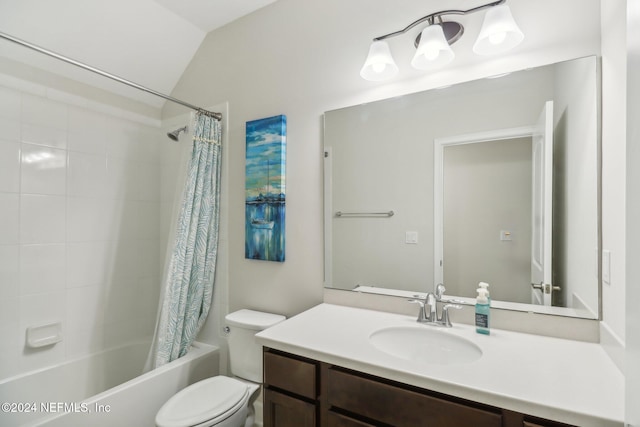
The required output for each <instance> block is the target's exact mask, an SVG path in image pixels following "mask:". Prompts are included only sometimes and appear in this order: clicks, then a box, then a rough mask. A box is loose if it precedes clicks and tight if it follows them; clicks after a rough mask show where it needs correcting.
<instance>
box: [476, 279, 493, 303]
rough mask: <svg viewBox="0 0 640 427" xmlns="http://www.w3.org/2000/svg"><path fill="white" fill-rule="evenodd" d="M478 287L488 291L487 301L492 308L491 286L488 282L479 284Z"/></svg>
mask: <svg viewBox="0 0 640 427" xmlns="http://www.w3.org/2000/svg"><path fill="white" fill-rule="evenodd" d="M478 287H480V288H482V289H484V290H485V291H487V301H489V306H491V293H490V292H489V284H488V283H487V282H480V283H478Z"/></svg>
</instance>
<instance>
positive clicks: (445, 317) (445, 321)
mask: <svg viewBox="0 0 640 427" xmlns="http://www.w3.org/2000/svg"><path fill="white" fill-rule="evenodd" d="M450 308H455V309H457V310H460V309H461V308H462V306H461V305H458V304H445V306H444V307H442V318H441V319H440V322H439V323H440V324H441V325H443V326H446V327H447V328H450V327H452V326H453V325H451V319H450V318H449V309H450Z"/></svg>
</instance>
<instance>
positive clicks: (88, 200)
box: [66, 197, 111, 242]
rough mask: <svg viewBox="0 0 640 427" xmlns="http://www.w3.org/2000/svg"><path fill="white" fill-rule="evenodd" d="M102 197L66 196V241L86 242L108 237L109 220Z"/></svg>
mask: <svg viewBox="0 0 640 427" xmlns="http://www.w3.org/2000/svg"><path fill="white" fill-rule="evenodd" d="M105 207H106V202H105V200H104V199H100V198H95V197H68V198H67V219H68V225H67V234H66V235H67V241H68V242H87V241H95V240H105V239H107V238H108V230H109V227H110V220H111V218H108V212H106V211H105Z"/></svg>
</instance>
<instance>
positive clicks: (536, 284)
mask: <svg viewBox="0 0 640 427" xmlns="http://www.w3.org/2000/svg"><path fill="white" fill-rule="evenodd" d="M532 142H533V144H532V145H533V156H532V162H533V165H532V169H533V171H532V185H533V188H532V198H533V200H532V206H531V209H532V215H531V218H532V229H531V233H532V236H531V237H532V239H531V303H532V304H538V305H551V300H552V296H553V290H552V289H553V287H552V286H551V243H552V242H551V224H552V210H551V206H552V193H553V192H552V190H553V101H547V102H546V103H545V105H544V108H543V109H542V112H541V113H540V118H539V119H538V123H537V124H536V126H535V130H534V132H533V141H532Z"/></svg>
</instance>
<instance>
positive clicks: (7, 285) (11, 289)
mask: <svg viewBox="0 0 640 427" xmlns="http://www.w3.org/2000/svg"><path fill="white" fill-rule="evenodd" d="M19 290H20V246H18V245H0V301H2V300H5V299H7V298H12V297H16V296H18V294H19ZM1 323H2V322H0V324H1Z"/></svg>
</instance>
